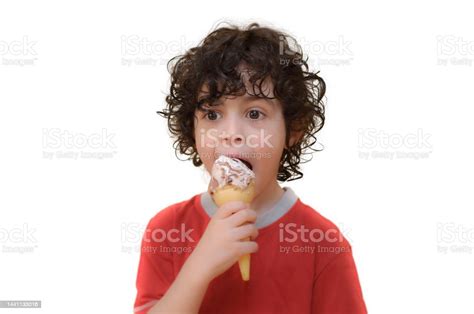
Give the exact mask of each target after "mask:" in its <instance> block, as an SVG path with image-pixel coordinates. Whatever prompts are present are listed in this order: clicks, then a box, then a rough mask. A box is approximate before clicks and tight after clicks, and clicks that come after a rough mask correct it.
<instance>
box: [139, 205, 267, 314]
mask: <svg viewBox="0 0 474 314" xmlns="http://www.w3.org/2000/svg"><path fill="white" fill-rule="evenodd" d="M256 218H257V214H256V212H255V211H253V210H250V209H248V205H246V204H244V203H242V202H229V203H227V204H225V205H223V206H221V207H220V208H219V209H218V210H217V212H216V214H215V215H214V216H213V217H212V219H211V221H210V222H209V224H208V225H207V228H206V230H205V232H204V234H203V235H202V237H201V239H200V240H199V242H198V244H197V246H196V248H195V249H194V251H193V252H192V253H191V255H190V256H189V257H188V259H187V260H186V262H185V263H184V264H183V266H182V267H181V270H180V271H179V273H178V275H177V276H176V278H170V276H171V275H170V274H171V273H172V270H171V268H172V262H171V258H170V257H166V256H165V255H159V256H150V255H146V254H145V255H144V256H143V265H149V266H148V267H145V266H144V269H147V268H150V269H153V272H151V274H152V276H151V277H150V276H148V275H147V273H146V272H140V270H139V274H138V278H139V281H140V282H141V284H139V285H137V287H142V286H143V287H145V289H142V288H139V289H140V290H139V295H140V296H146V297H143V298H141V299H140V300H144V299H147V300H150V299H155V301H153V302H155V303H154V304H153V303H152V304H153V306H152V307H151V308H150V309H149V310H148V312H147V313H149V314H156V313H179V314H184V313H186V314H188V313H198V311H199V308H200V306H201V303H202V301H203V298H204V295H205V293H206V291H207V288H208V286H209V283H210V282H211V281H212V279H214V278H215V277H217V276H219V275H220V274H222V273H223V272H224V271H226V270H227V269H229V268H230V267H231V266H232V265H233V264H235V263H236V262H237V260H238V259H239V257H240V256H242V255H244V254H249V253H254V252H256V251H257V250H258V245H257V243H256V242H254V241H250V240H248V238H249V237H251V239H255V238H256V237H257V235H258V230H257V228H256V227H255V224H254V223H255V220H256ZM157 286H159V287H160V288H159V289H156V288H155V287H157ZM158 291H162V292H161V296H160V293H159V292H158ZM143 304H144V305H143ZM147 304H149V303H146V302H143V303H142V304H141V306H138V307H136V308H135V312H136V313H137V314H138V313H139V314H143V313H145V309H144V308H143V306H145V307H146V308H147V309H148V306H151V304H150V305H148V306H147ZM138 305H140V304H138Z"/></svg>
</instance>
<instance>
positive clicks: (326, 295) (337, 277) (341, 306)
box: [312, 246, 367, 314]
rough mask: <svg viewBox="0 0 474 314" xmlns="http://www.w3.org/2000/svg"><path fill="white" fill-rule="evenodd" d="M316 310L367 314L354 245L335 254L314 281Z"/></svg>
mask: <svg viewBox="0 0 474 314" xmlns="http://www.w3.org/2000/svg"><path fill="white" fill-rule="evenodd" d="M312 313H313V314H349V313H350V314H365V313H367V308H366V306H365V302H364V298H363V295H362V289H361V287H360V283H359V277H358V275H357V269H356V266H355V263H354V259H353V256H352V252H351V250H350V246H349V247H348V248H347V251H345V252H341V253H339V254H337V255H335V256H333V257H332V259H331V260H330V261H329V262H328V263H327V264H326V265H325V267H324V268H323V269H322V270H321V272H320V273H319V274H317V275H316V277H315V280H314V282H313V300H312Z"/></svg>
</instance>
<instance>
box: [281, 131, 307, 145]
mask: <svg viewBox="0 0 474 314" xmlns="http://www.w3.org/2000/svg"><path fill="white" fill-rule="evenodd" d="M303 135H304V132H303V131H293V132H291V134H290V140H289V143H290V147H291V146H293V145H295V144H296V143H298V142H299V141H300V140H301V139H302V138H303ZM285 148H288V146H287V145H286V144H285Z"/></svg>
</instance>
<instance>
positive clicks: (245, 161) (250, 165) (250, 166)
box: [236, 158, 253, 170]
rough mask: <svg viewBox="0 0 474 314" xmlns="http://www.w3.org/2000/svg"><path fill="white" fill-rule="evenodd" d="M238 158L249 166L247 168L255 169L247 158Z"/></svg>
mask: <svg viewBox="0 0 474 314" xmlns="http://www.w3.org/2000/svg"><path fill="white" fill-rule="evenodd" d="M236 159H238V160H240V161H241V162H242V163H243V164H244V165H246V166H247V168H249V169H250V170H253V167H252V164H251V163H249V162H248V161H247V160H244V159H241V158H236Z"/></svg>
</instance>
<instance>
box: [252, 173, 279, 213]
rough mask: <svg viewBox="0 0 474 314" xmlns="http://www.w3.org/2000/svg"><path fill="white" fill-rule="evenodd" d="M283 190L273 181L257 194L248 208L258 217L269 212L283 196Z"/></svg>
mask: <svg viewBox="0 0 474 314" xmlns="http://www.w3.org/2000/svg"><path fill="white" fill-rule="evenodd" d="M283 193H284V190H283V189H282V188H281V187H280V185H279V184H278V182H276V181H274V182H273V184H269V185H267V186H266V187H265V188H264V190H262V192H261V193H259V194H258V195H257V196H256V197H255V198H254V200H253V201H252V203H251V204H250V208H252V209H253V210H255V211H256V212H257V214H258V216H260V215H262V214H263V213H265V212H267V211H269V210H271V209H272V208H273V205H275V204H276V203H277V202H278V201H279V200H280V198H281V197H282V196H283Z"/></svg>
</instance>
